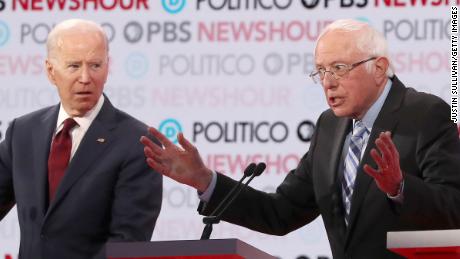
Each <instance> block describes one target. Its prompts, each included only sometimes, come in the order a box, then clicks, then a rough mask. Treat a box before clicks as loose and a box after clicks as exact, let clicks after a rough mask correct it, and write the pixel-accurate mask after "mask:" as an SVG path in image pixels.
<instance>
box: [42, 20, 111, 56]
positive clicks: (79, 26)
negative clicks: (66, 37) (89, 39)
mask: <svg viewBox="0 0 460 259" xmlns="http://www.w3.org/2000/svg"><path fill="white" fill-rule="evenodd" d="M70 30H76V31H80V32H96V33H99V34H100V35H101V36H102V38H103V39H104V41H105V44H106V50H107V53H108V52H109V40H108V37H107V34H106V33H105V31H104V29H103V28H102V26H100V25H99V24H97V23H95V22H93V21H89V20H83V19H69V20H65V21H62V22H60V23H58V24H57V25H56V26H55V27H54V28H53V29H52V30H51V32H50V33H49V34H48V38H47V41H46V50H47V55H48V58H50V57H51V56H50V54H51V53H52V52H53V51H54V50H55V49H56V48H57V47H59V46H60V45H61V44H62V41H61V36H62V32H64V31H70Z"/></svg>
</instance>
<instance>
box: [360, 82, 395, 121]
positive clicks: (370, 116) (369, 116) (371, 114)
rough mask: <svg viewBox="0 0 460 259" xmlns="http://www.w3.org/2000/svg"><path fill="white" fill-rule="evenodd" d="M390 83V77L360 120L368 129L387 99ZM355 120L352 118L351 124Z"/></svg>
mask: <svg viewBox="0 0 460 259" xmlns="http://www.w3.org/2000/svg"><path fill="white" fill-rule="evenodd" d="M392 84H393V81H392V80H391V79H388V81H387V83H386V84H385V87H384V88H383V91H382V93H381V94H380V96H379V98H377V101H375V102H374V104H372V106H371V108H369V110H368V111H367V112H366V114H365V115H364V117H363V119H362V120H361V121H362V122H363V124H364V126H366V128H367V129H368V130H371V129H372V127H373V126H374V122H375V120H376V119H377V116H378V115H379V113H380V110H381V109H382V106H383V103H384V102H385V100H386V99H387V96H388V93H389V92H390V89H391V85H392ZM355 122H356V120H353V125H355Z"/></svg>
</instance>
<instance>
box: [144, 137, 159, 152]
mask: <svg viewBox="0 0 460 259" xmlns="http://www.w3.org/2000/svg"><path fill="white" fill-rule="evenodd" d="M141 143H142V144H144V146H145V147H148V148H150V149H151V150H152V151H153V152H155V153H156V154H158V155H161V154H162V152H163V149H162V148H161V147H159V146H158V145H157V144H156V143H154V142H153V141H152V140H151V139H149V138H148V137H145V136H142V137H141Z"/></svg>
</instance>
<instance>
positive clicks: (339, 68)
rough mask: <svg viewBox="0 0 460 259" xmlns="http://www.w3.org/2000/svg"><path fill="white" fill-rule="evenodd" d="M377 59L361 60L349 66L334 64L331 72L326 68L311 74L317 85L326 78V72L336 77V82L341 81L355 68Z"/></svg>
mask: <svg viewBox="0 0 460 259" xmlns="http://www.w3.org/2000/svg"><path fill="white" fill-rule="evenodd" d="M376 58H377V57H371V58H368V59H365V60H361V61H359V62H356V63H353V64H351V65H347V64H340V63H337V64H333V65H332V66H331V68H330V69H329V70H326V69H325V68H319V69H318V70H315V71H313V72H311V73H310V77H311V79H312V80H313V82H315V83H321V81H323V79H324V77H325V76H326V72H329V73H331V76H332V77H334V79H335V80H339V79H340V78H342V77H343V76H345V75H346V74H347V73H348V72H350V71H351V70H353V69H354V68H355V67H357V66H359V65H361V64H364V63H366V62H368V61H371V60H374V59H376Z"/></svg>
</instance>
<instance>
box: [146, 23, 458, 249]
mask: <svg viewBox="0 0 460 259" xmlns="http://www.w3.org/2000/svg"><path fill="white" fill-rule="evenodd" d="M315 62H316V70H315V71H314V72H312V73H311V77H312V79H313V80H314V81H315V82H316V83H318V84H321V85H322V87H323V90H324V93H325V96H326V100H327V103H328V105H329V107H330V109H329V110H327V111H325V112H323V113H322V114H321V116H320V118H319V119H318V122H317V128H316V131H315V134H314V136H313V138H312V142H311V145H310V148H309V151H308V152H307V153H306V154H305V155H304V157H303V158H302V160H301V162H300V164H299V165H298V167H297V168H296V169H295V170H293V171H291V172H290V173H289V174H288V175H287V176H286V178H285V179H284V181H283V182H282V183H281V185H280V186H279V187H278V188H277V190H276V192H275V193H271V194H267V193H264V192H261V191H258V190H254V189H251V188H250V189H248V190H246V191H243V192H242V193H241V195H240V196H239V197H238V198H237V200H236V201H235V202H234V203H233V205H231V206H230V208H229V209H228V210H227V211H226V212H225V213H224V214H223V219H224V220H226V221H228V222H231V223H234V224H238V225H242V226H245V227H248V228H250V229H253V230H256V231H260V232H264V233H269V234H275V235H284V234H286V233H289V232H290V231H293V230H295V229H297V228H299V227H302V226H304V225H306V224H308V223H310V222H311V221H313V220H314V219H315V218H316V217H318V216H319V215H321V216H322V218H323V221H324V225H325V227H326V231H327V234H328V238H329V242H330V245H331V250H332V253H333V256H334V258H401V257H399V256H398V255H396V254H394V253H392V252H390V251H389V250H387V249H386V233H387V232H388V231H398V230H428V229H449V228H459V227H460V206H459V204H460V141H459V138H458V133H457V128H456V125H455V124H454V123H453V122H452V121H450V108H449V106H448V105H447V104H446V103H445V102H444V101H442V100H441V99H440V98H438V97H435V96H433V95H430V94H426V93H419V92H417V91H415V90H414V89H411V88H406V87H405V86H404V85H403V83H402V82H401V81H399V79H398V78H397V77H396V76H395V75H394V72H393V69H392V68H391V65H390V59H389V55H388V51H387V46H386V41H385V39H384V38H383V36H382V35H381V34H380V33H378V32H377V31H375V30H374V29H372V28H371V27H369V26H368V25H367V24H365V23H361V22H358V21H353V20H338V21H336V22H334V23H332V24H330V25H329V26H328V27H327V28H326V29H325V31H324V32H323V33H322V34H321V35H320V37H319V39H318V42H317V45H316V49H315ZM150 132H151V133H152V134H153V135H154V136H155V137H157V138H158V139H159V140H160V141H161V142H162V144H163V146H164V147H163V148H160V147H158V146H156V145H154V144H153V143H152V142H151V141H149V140H148V139H147V138H144V137H143V138H142V140H141V141H142V142H143V143H144V145H146V148H145V154H146V157H147V163H148V164H149V165H150V167H152V168H153V169H155V170H156V171H158V172H160V173H162V174H164V175H166V176H168V177H171V178H173V179H175V180H176V181H178V182H181V183H185V184H188V185H190V186H192V187H194V188H196V189H197V190H198V191H199V192H201V193H202V195H201V197H200V198H201V199H202V200H203V203H202V205H205V206H202V207H201V208H200V212H201V213H203V214H209V213H210V212H211V211H213V209H214V208H215V207H216V205H217V204H218V203H219V202H220V201H221V200H222V198H223V197H224V196H225V194H226V193H228V192H229V190H230V189H231V188H232V187H233V186H235V184H236V182H235V181H234V180H232V179H230V178H228V177H226V176H224V175H222V174H219V173H215V172H212V171H210V170H209V169H208V168H206V167H205V166H204V164H203V162H202V160H201V158H200V156H199V153H198V151H197V150H196V148H195V147H194V146H192V144H190V143H189V142H188V141H187V140H186V139H185V138H184V137H183V135H182V134H179V136H178V139H179V143H180V144H181V146H182V148H181V147H177V146H175V145H173V144H172V143H171V142H169V141H168V140H167V138H165V137H164V136H163V135H161V134H160V133H159V132H158V131H157V130H155V129H153V128H151V129H150Z"/></svg>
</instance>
